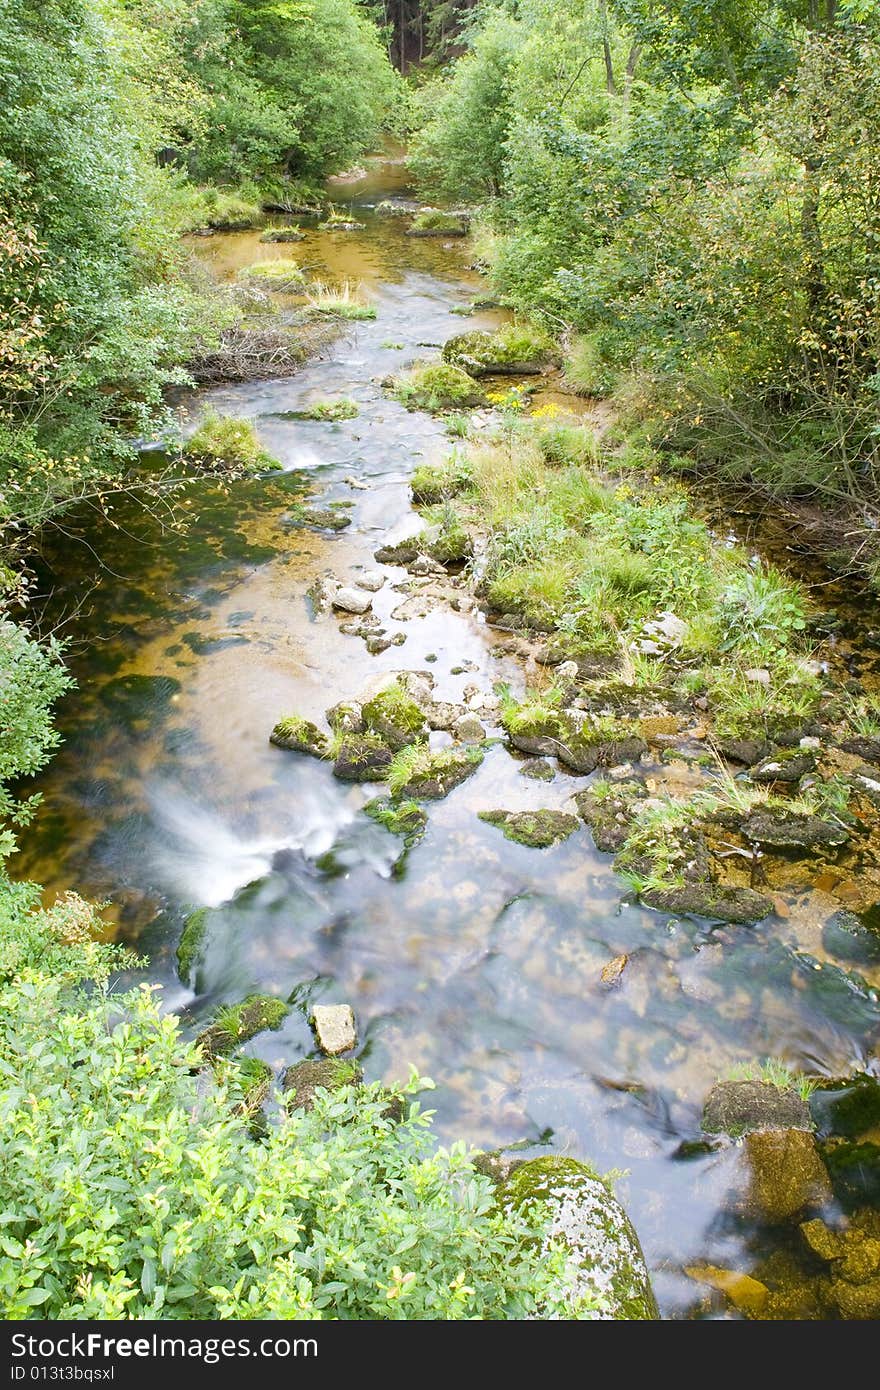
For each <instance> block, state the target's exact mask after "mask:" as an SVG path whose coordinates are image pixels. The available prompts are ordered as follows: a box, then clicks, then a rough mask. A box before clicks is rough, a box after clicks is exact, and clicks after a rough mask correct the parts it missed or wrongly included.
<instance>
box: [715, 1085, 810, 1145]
mask: <svg viewBox="0 0 880 1390" xmlns="http://www.w3.org/2000/svg"><path fill="white" fill-rule="evenodd" d="M812 1128H813V1119H812V1116H811V1114H810V1107H809V1105H808V1104H807V1102H806V1100H804V1098H803V1096H801V1095H800V1094H799V1093H798V1092H797V1091H796V1090H795V1089H794V1088H793V1087H791V1086H784V1087H783V1086H774V1085H773V1084H772V1082H770V1081H755V1080H743V1081H716V1083H715V1085H714V1086H713V1087H712V1089H711V1091H710V1092H709V1094H708V1096H707V1097H706V1103H705V1105H704V1106H703V1130H704V1132H705V1133H706V1134H727V1135H729V1136H730V1137H731V1138H732V1139H740V1138H742V1136H743V1135H744V1134H750V1133H752V1131H754V1130H759V1129H804V1130H812Z"/></svg>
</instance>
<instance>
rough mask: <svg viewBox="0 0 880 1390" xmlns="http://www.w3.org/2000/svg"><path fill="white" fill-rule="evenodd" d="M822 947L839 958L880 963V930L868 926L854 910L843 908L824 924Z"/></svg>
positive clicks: (860, 962) (871, 963) (864, 962)
mask: <svg viewBox="0 0 880 1390" xmlns="http://www.w3.org/2000/svg"><path fill="white" fill-rule="evenodd" d="M822 948H823V950H825V951H827V952H828V954H829V955H831V956H836V957H837V959H838V960H845V961H852V962H853V964H855V965H876V964H878V963H880V932H878V931H875V930H873V928H871V927H866V926H865V925H864V923H863V922H861V921H860V920H859V918H858V917H857V916H856V914H855V913H854V912H850V911H849V910H848V909H847V908H842V909H841V910H840V911H839V912H835V913H834V915H833V916H832V917H829V918H828V921H827V922H826V923H825V925H824V926H823V928H822Z"/></svg>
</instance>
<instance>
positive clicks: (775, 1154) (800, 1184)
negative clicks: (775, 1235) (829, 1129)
mask: <svg viewBox="0 0 880 1390" xmlns="http://www.w3.org/2000/svg"><path fill="white" fill-rule="evenodd" d="M745 1161H746V1163H747V1165H748V1170H749V1185H748V1192H747V1195H746V1198H745V1209H746V1210H747V1211H748V1213H749V1214H750V1215H751V1216H752V1217H754V1218H755V1219H757V1220H759V1221H761V1222H765V1223H767V1224H768V1225H771V1226H776V1225H781V1224H783V1223H785V1222H788V1221H792V1220H795V1219H797V1218H799V1217H800V1216H801V1214H802V1213H803V1212H804V1211H807V1210H809V1209H811V1208H813V1209H821V1208H822V1207H824V1206H825V1205H826V1203H827V1202H829V1201H830V1200H831V1185H830V1183H829V1181H828V1172H827V1170H826V1168H825V1165H824V1163H823V1162H822V1159H821V1158H820V1156H819V1152H818V1149H817V1147H816V1141H815V1138H814V1137H813V1135H812V1134H810V1133H807V1132H805V1131H804V1130H803V1129H761V1130H754V1131H752V1132H751V1133H749V1134H747V1135H746V1137H745Z"/></svg>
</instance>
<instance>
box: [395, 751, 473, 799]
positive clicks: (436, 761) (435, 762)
mask: <svg viewBox="0 0 880 1390" xmlns="http://www.w3.org/2000/svg"><path fill="white" fill-rule="evenodd" d="M413 751H414V750H412V749H409V750H407V752H406V753H405V754H404V755H402V760H401V762H400V764H396V765H395V768H394V769H393V771H392V774H391V776H390V779H389V780H390V786H391V790H392V792H393V793H394V795H395V796H402V797H409V798H412V799H414V800H417V801H439V800H440V799H441V798H442V797H444V796H448V795H449V793H450V792H451V791H452V790H453V788H454V787H457V786H460V784H461V783H462V782H465V781H467V779H468V777H472V776H473V774H474V773H475V772H476V770H477V768H478V767H479V766H480V764H481V763H482V761H483V750H482V749H481V748H474V747H470V748H441V749H440V750H439V751H438V752H436V753H432V752H430V750H429V749H428V748H427V747H426V748H424V751H423V752H422V751H420V750H419V751H418V752H417V754H416V756H415V757H413V758H409V757H407V753H410V752H413Z"/></svg>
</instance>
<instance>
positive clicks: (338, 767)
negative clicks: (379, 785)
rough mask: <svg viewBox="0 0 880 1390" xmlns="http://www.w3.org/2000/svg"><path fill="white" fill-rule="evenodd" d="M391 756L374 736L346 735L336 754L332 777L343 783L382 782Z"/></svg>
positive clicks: (388, 749)
mask: <svg viewBox="0 0 880 1390" xmlns="http://www.w3.org/2000/svg"><path fill="white" fill-rule="evenodd" d="M393 756H394V755H393V753H392V752H391V749H390V748H389V747H388V745H387V743H384V742H383V741H382V739H381V738H379V737H378V735H376V734H371V733H365V734H346V735H345V737H344V738H343V740H342V742H341V743H340V745H339V748H338V750H337V753H336V759H335V761H334V763H333V775H334V777H338V778H340V780H341V781H343V782H382V781H384V780H385V774H386V773H387V771H388V769H389V767H390V766H391V761H392V759H393Z"/></svg>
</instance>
